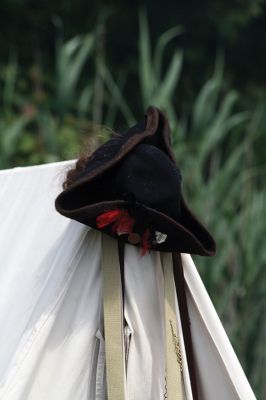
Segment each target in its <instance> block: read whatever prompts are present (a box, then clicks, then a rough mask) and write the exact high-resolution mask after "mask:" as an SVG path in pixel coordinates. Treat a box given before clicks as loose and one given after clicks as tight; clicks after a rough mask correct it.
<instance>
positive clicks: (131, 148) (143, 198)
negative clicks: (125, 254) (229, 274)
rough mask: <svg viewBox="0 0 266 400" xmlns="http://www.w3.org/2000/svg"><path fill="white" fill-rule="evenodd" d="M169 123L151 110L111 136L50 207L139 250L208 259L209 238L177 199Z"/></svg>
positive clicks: (211, 247) (179, 195)
mask: <svg viewBox="0 0 266 400" xmlns="http://www.w3.org/2000/svg"><path fill="white" fill-rule="evenodd" d="M181 180H182V179H181V173H180V171H179V169H178V167H177V165H176V162H175V157H174V154H173V152H172V149H171V141H170V128H169V123H168V120H167V118H166V116H165V115H164V113H162V112H161V111H160V110H159V109H157V108H156V107H152V106H150V107H149V108H148V109H147V111H146V114H145V121H143V122H140V123H138V124H136V125H134V126H133V127H132V128H130V129H128V130H127V131H126V132H124V133H123V134H121V135H117V136H114V137H112V138H111V139H110V140H109V141H107V142H106V143H104V144H103V145H102V146H100V147H99V148H98V149H97V150H96V151H95V152H94V153H93V154H91V155H90V156H89V158H88V160H87V163H86V166H85V168H84V170H83V171H82V172H81V173H80V174H79V175H78V176H77V178H76V180H75V181H74V182H73V183H72V184H71V185H70V186H68V187H67V188H66V189H65V190H64V191H63V192H61V193H60V194H59V196H58V197H57V198H56V201H55V207H56V209H57V211H58V212H59V213H61V214H62V215H64V216H66V217H68V218H71V219H75V220H77V221H79V222H81V223H83V224H85V225H88V226H90V227H92V228H94V229H98V230H101V231H104V232H105V233H106V234H108V235H111V236H114V237H119V238H120V240H122V241H124V242H126V243H131V244H134V245H138V246H141V247H142V249H143V250H144V251H143V253H145V252H146V250H148V249H151V250H157V251H162V252H179V253H190V254H198V255H203V256H211V255H214V254H215V252H216V245H215V241H214V239H213V237H212V236H211V234H210V233H209V232H208V231H207V229H206V228H205V227H204V226H203V225H202V224H201V223H200V222H199V220H198V219H197V218H196V217H195V216H194V215H193V213H192V212H191V210H190V209H189V207H188V206H187V204H186V203H185V200H184V198H183V195H182V190H181Z"/></svg>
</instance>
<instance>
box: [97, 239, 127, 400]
mask: <svg viewBox="0 0 266 400" xmlns="http://www.w3.org/2000/svg"><path fill="white" fill-rule="evenodd" d="M101 235H102V276H103V315H104V334H105V355H106V379H107V396H108V400H125V398H126V396H125V380H124V377H125V365H124V342H123V325H122V321H123V320H122V318H123V316H122V293H121V275H120V264H119V256H118V242H117V240H116V239H114V238H112V237H110V236H107V235H106V234H105V233H102V234H101Z"/></svg>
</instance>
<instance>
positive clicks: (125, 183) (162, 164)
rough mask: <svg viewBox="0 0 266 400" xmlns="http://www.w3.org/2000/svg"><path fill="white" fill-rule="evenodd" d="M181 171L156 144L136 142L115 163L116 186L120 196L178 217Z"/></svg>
mask: <svg viewBox="0 0 266 400" xmlns="http://www.w3.org/2000/svg"><path fill="white" fill-rule="evenodd" d="M181 180H182V178H181V173H180V171H179V169H178V168H177V167H176V165H175V164H174V163H173V162H172V161H171V160H170V159H169V157H168V156H167V155H166V154H165V153H164V152H163V151H162V150H160V149H158V148H157V147H155V146H153V145H150V144H139V145H138V146H136V147H135V149H134V150H133V151H132V152H131V153H130V154H128V155H127V157H125V158H124V160H123V161H122V162H121V163H119V165H118V166H117V171H116V174H115V187H116V190H117V192H119V194H120V195H121V198H124V199H127V200H129V201H132V202H133V203H134V202H135V203H138V204H140V205H145V206H147V207H149V208H153V209H156V210H158V211H160V212H162V213H165V214H166V215H168V216H170V217H171V218H173V219H175V220H176V221H177V220H179V218H180V198H181Z"/></svg>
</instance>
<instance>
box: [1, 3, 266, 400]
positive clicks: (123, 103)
mask: <svg viewBox="0 0 266 400" xmlns="http://www.w3.org/2000/svg"><path fill="white" fill-rule="evenodd" d="M139 21H140V35H139V48H138V50H139V53H138V59H137V68H138V71H137V74H138V81H139V87H138V88H137V90H135V96H136V97H137V100H138V102H139V103H140V105H141V109H142V110H144V109H145V108H146V106H147V105H149V104H154V105H157V106H159V107H161V108H162V109H164V110H165V112H166V113H167V115H168V116H169V119H170V122H171V128H172V132H173V146H174V150H175V153H176V158H177V162H178V165H179V166H180V168H181V170H182V175H183V185H184V188H183V189H184V193H185V197H186V198H187V199H189V201H188V202H189V204H190V205H191V208H192V209H193V210H195V213H196V214H197V215H199V216H201V217H200V218H201V219H203V220H204V221H205V223H206V225H207V226H208V227H209V228H210V230H211V232H212V233H213V234H214V237H215V238H216V241H217V248H218V251H217V255H216V256H215V257H213V258H210V259H206V258H204V259H202V258H199V257H195V258H196V264H197V266H198V268H199V270H200V273H201V276H202V278H203V280H204V283H205V285H206V287H207V290H208V292H209V294H210V296H211V298H212V300H213V301H214V304H215V307H216V309H217V311H218V313H219V315H220V317H221V319H222V321H223V324H224V326H225V328H226V330H227V332H228V334H229V336H230V339H231V341H232V343H233V345H234V347H235V349H236V351H237V355H238V357H239V358H240V361H241V363H242V365H243V367H244V369H245V371H246V373H247V375H248V378H249V379H250V382H251V384H252V386H253V388H254V389H255V390H256V393H257V395H258V397H259V398H264V397H265V396H266V387H265V383H264V379H263V372H264V369H265V356H266V352H265V345H264V337H265V333H266V332H265V328H266V326H265V319H264V318H263V317H262V316H263V315H264V314H265V310H266V304H265V298H266V296H265V294H266V293H265V292H266V285H265V278H266V277H265V273H266V272H265V263H266V250H265V249H266V247H265V244H264V241H265V233H266V223H265V218H263V216H264V215H265V213H266V209H265V207H266V191H265V187H264V185H263V182H264V181H265V173H266V165H265V160H264V158H263V157H264V148H265V146H264V147H263V144H265V115H266V113H265V107H266V106H265V104H264V103H263V102H262V103H261V104H259V105H255V106H254V109H253V110H249V111H246V110H242V109H241V108H240V105H239V104H240V103H239V96H238V93H237V92H236V91H235V90H234V89H230V88H227V89H226V90H225V86H224V60H223V56H222V55H221V54H220V55H218V57H217V59H216V64H215V67H214V72H213V74H212V76H211V77H210V78H209V79H208V80H207V81H206V82H205V84H204V85H203V86H202V88H201V89H200V91H199V92H198V93H197V95H196V96H195V98H194V100H193V104H191V107H190V109H189V112H186V113H182V114H181V115H180V112H177V111H176V107H175V106H174V104H176V98H177V96H178V89H179V87H178V85H179V84H180V82H181V81H182V76H183V75H182V74H183V69H184V68H183V60H184V56H183V52H182V51H180V50H176V49H174V51H173V52H172V53H170V54H169V52H168V56H167V57H166V53H167V49H169V45H170V44H171V42H172V40H173V39H174V38H175V37H176V36H177V35H180V34H181V33H182V29H181V28H180V27H174V28H172V29H169V30H168V31H166V32H165V33H164V34H162V35H161V36H159V38H158V40H157V41H156V43H155V46H153V45H152V42H151V40H150V32H149V26H148V22H147V16H146V14H145V13H144V12H143V11H141V12H140V15H139ZM103 32H104V30H103V29H102V28H101V29H100V28H99V27H97V29H95V30H94V31H93V32H91V33H89V34H86V35H83V36H77V37H74V38H72V39H69V40H67V41H58V43H57V47H56V54H55V62H54V70H53V73H52V74H51V76H52V78H49V76H50V75H49V76H47V75H45V74H43V72H42V66H41V65H37V66H35V67H34V68H32V69H31V71H30V72H29V74H28V75H27V76H25V72H24V71H23V70H22V69H21V67H20V65H19V64H18V61H17V57H16V54H15V53H12V54H11V56H10V59H9V62H8V64H7V65H6V66H5V68H3V69H2V70H1V71H0V72H1V82H0V83H1V87H2V89H3V90H2V92H1V95H0V96H1V98H0V102H1V104H2V109H1V114H0V150H1V152H0V167H1V168H8V167H12V166H16V165H29V164H37V163H44V162H50V161H57V160H58V161H59V160H62V159H70V158H71V159H72V158H75V157H77V156H78V154H79V152H80V150H81V148H83V147H84V145H85V144H86V145H87V144H88V145H90V147H93V146H94V145H95V144H98V143H99V141H100V142H101V141H103V140H106V138H107V137H108V135H109V132H108V131H107V129H106V128H105V126H114V125H115V124H116V123H118V122H117V121H119V123H120V124H122V122H121V121H123V123H125V124H127V125H131V124H133V123H134V122H135V120H136V119H138V118H136V117H135V114H134V112H133V108H134V107H133V105H132V104H133V100H134V99H132V100H129V99H130V97H129V96H127V87H128V82H130V80H131V77H132V73H130V71H128V70H126V69H125V68H123V66H122V67H121V69H120V70H119V71H117V73H116V74H114V72H113V71H111V68H109V66H108V63H107V62H106V61H105V48H104V41H103ZM88 66H89V68H88ZM87 71H89V73H88V72H87ZM179 101H182V99H180V100H179ZM91 121H92V122H94V124H91Z"/></svg>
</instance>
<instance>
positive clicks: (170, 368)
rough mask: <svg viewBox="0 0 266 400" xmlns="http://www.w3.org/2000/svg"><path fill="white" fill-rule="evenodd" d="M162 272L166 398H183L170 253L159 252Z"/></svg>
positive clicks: (181, 399) (177, 399)
mask: <svg viewBox="0 0 266 400" xmlns="http://www.w3.org/2000/svg"><path fill="white" fill-rule="evenodd" d="M161 262H162V267H163V272H164V302H165V341H166V342H165V344H166V388H167V397H166V398H167V400H184V399H185V395H184V392H183V384H182V379H183V377H182V359H181V351H180V345H179V335H178V331H177V322H176V312H175V285H174V279H173V260H172V253H161Z"/></svg>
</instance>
